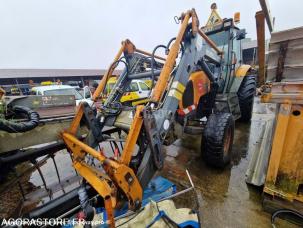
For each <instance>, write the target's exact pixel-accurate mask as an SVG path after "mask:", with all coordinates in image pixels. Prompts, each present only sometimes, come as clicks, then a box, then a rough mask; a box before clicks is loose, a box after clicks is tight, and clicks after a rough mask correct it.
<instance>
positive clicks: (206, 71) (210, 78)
mask: <svg viewBox="0 0 303 228" xmlns="http://www.w3.org/2000/svg"><path fill="white" fill-rule="evenodd" d="M200 66H201V68H202V70H203V71H204V72H205V73H206V75H207V77H208V79H209V80H210V81H211V82H212V83H214V82H215V77H214V75H213V73H212V72H211V71H210V69H209V67H208V66H207V64H206V63H205V61H204V59H201V60H200Z"/></svg>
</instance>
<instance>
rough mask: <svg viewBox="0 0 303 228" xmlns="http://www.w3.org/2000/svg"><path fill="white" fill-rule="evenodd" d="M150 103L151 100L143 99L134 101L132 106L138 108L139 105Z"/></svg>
mask: <svg viewBox="0 0 303 228" xmlns="http://www.w3.org/2000/svg"><path fill="white" fill-rule="evenodd" d="M149 101H151V100H150V99H149V98H147V99H142V100H139V101H134V102H132V106H137V105H140V104H146V103H147V102H149Z"/></svg>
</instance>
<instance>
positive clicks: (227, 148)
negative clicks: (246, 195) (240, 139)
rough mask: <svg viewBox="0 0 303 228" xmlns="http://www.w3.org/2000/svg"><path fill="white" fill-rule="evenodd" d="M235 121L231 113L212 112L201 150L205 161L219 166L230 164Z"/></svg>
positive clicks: (203, 135) (204, 132)
mask: <svg viewBox="0 0 303 228" xmlns="http://www.w3.org/2000/svg"><path fill="white" fill-rule="evenodd" d="M234 129H235V121H234V118H233V116H232V115H231V114H230V113H216V114H211V115H210V116H209V118H208V121H207V124H206V127H205V129H204V131H203V134H202V142H201V152H202V157H203V159H204V160H205V162H206V163H207V164H209V165H211V166H214V167H217V168H223V167H224V166H226V165H227V164H229V162H230V159H231V150H232V144H233V139H234Z"/></svg>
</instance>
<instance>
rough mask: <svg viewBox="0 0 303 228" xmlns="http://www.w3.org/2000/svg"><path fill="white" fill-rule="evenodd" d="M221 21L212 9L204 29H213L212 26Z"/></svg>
mask: <svg viewBox="0 0 303 228" xmlns="http://www.w3.org/2000/svg"><path fill="white" fill-rule="evenodd" d="M222 22H223V20H222V18H221V17H220V15H219V14H218V12H217V10H216V9H212V11H211V14H210V16H209V17H208V20H207V22H206V27H213V26H214V25H217V24H220V23H222Z"/></svg>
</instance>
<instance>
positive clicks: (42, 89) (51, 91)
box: [31, 85, 93, 106]
mask: <svg viewBox="0 0 303 228" xmlns="http://www.w3.org/2000/svg"><path fill="white" fill-rule="evenodd" d="M31 95H41V96H52V95H74V96H75V99H76V105H79V103H80V102H82V101H85V102H87V103H88V104H89V105H90V106H92V105H93V101H92V100H91V98H85V97H83V96H82V94H81V93H79V92H78V91H77V90H76V89H75V88H74V87H72V86H70V85H48V86H37V87H33V88H32V89H31Z"/></svg>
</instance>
